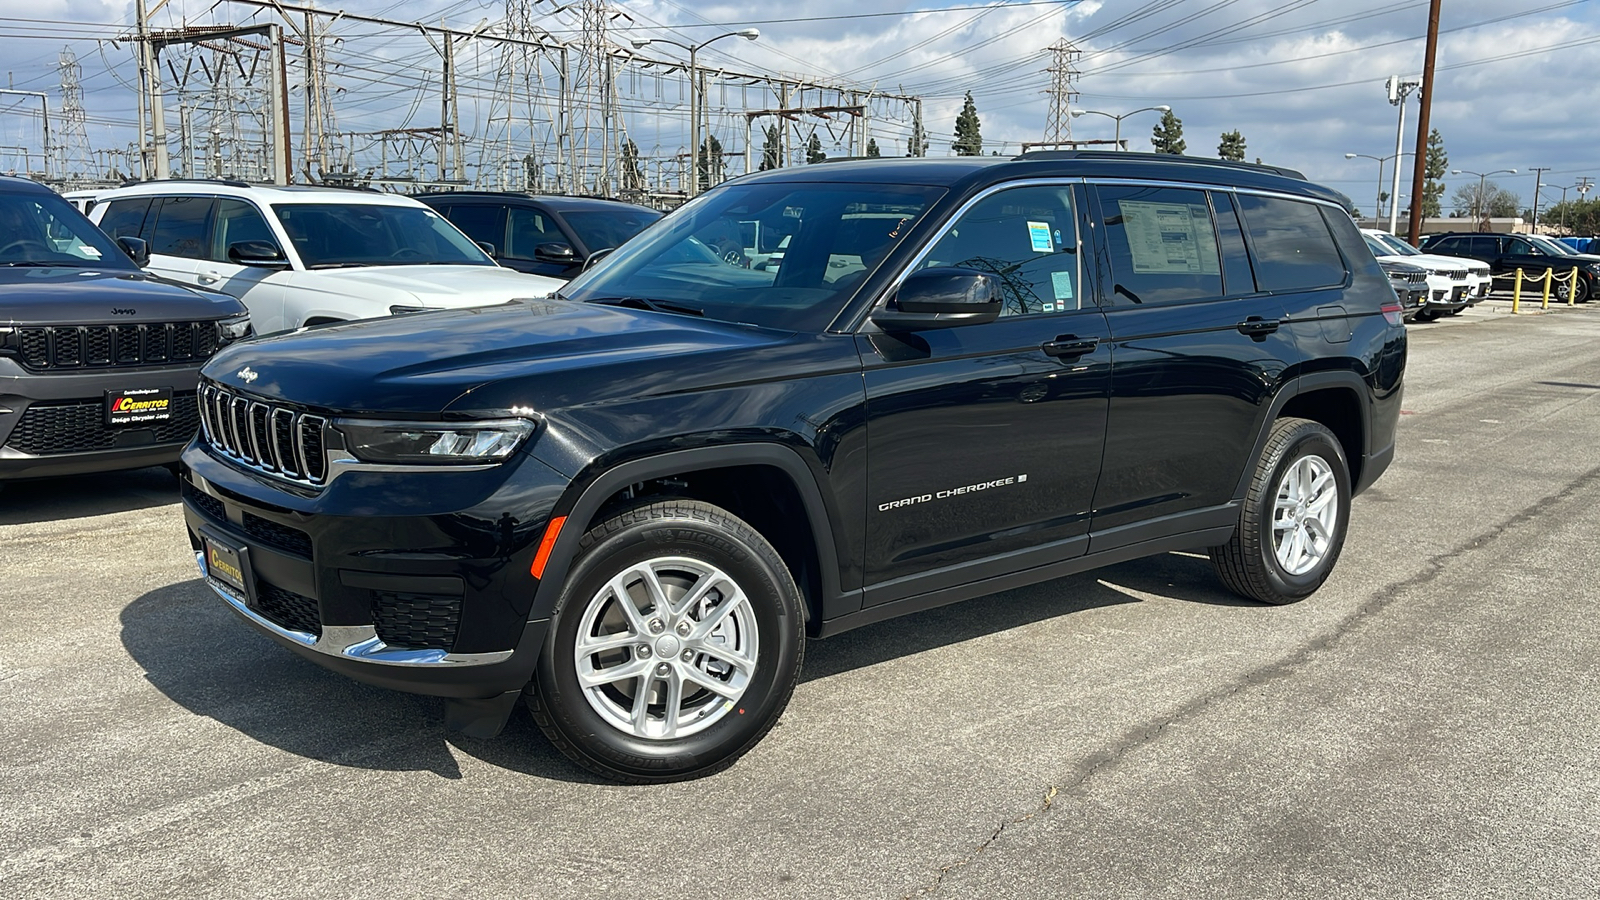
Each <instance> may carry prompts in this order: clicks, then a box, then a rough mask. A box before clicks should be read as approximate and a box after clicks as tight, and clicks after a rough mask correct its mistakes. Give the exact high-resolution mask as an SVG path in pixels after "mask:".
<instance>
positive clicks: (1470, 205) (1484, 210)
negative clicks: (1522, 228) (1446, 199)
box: [1450, 179, 1522, 219]
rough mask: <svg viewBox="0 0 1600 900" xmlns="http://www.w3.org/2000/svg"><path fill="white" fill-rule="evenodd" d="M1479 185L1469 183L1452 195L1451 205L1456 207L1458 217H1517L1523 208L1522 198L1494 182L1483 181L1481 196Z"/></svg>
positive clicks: (1475, 182)
mask: <svg viewBox="0 0 1600 900" xmlns="http://www.w3.org/2000/svg"><path fill="white" fill-rule="evenodd" d="M1480 181H1482V180H1481V179H1480ZM1478 184H1479V182H1477V181H1474V182H1468V183H1467V184H1463V185H1462V186H1460V187H1458V188H1456V191H1455V193H1453V194H1451V195H1450V205H1451V206H1453V207H1455V211H1456V215H1459V216H1476V217H1477V218H1480V219H1481V218H1483V217H1485V216H1488V217H1490V218H1505V217H1507V216H1514V215H1516V214H1517V211H1518V210H1519V209H1521V208H1522V198H1521V197H1519V196H1517V195H1516V194H1515V193H1514V192H1512V191H1508V190H1506V189H1505V188H1503V187H1501V186H1500V185H1498V184H1495V183H1494V182H1492V181H1482V184H1483V194H1482V196H1480V195H1479V193H1478Z"/></svg>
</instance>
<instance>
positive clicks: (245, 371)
mask: <svg viewBox="0 0 1600 900" xmlns="http://www.w3.org/2000/svg"><path fill="white" fill-rule="evenodd" d="M237 377H239V378H242V379H244V383H245V384H255V381H256V379H257V378H260V377H261V373H260V372H257V371H256V370H255V369H252V368H250V367H249V366H245V367H244V368H242V369H240V370H239V372H238V375H237Z"/></svg>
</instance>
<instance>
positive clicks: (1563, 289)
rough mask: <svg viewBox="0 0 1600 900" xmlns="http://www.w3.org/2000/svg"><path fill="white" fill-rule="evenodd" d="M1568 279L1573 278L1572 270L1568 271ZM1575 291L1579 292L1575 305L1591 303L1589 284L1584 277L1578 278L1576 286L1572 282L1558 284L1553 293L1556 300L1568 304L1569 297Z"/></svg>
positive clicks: (1574, 301) (1559, 282)
mask: <svg viewBox="0 0 1600 900" xmlns="http://www.w3.org/2000/svg"><path fill="white" fill-rule="evenodd" d="M1567 278H1569V279H1570V278H1572V274H1571V270H1568V274H1567ZM1574 290H1576V292H1577V297H1576V298H1575V299H1574V300H1573V301H1572V302H1573V303H1588V302H1589V283H1588V282H1587V281H1584V280H1583V276H1582V275H1579V276H1578V278H1577V284H1576V285H1574V284H1573V283H1572V282H1571V281H1558V282H1556V285H1555V290H1554V291H1553V292H1552V293H1553V294H1554V296H1555V299H1557V300H1560V301H1561V302H1562V303H1565V302H1567V295H1568V294H1570V293H1573V292H1574Z"/></svg>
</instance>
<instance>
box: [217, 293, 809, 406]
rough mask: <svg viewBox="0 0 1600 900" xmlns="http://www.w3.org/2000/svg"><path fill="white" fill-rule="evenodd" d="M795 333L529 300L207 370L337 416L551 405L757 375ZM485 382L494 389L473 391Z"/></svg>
mask: <svg viewBox="0 0 1600 900" xmlns="http://www.w3.org/2000/svg"><path fill="white" fill-rule="evenodd" d="M793 338H794V335H792V334H791V333H789V332H779V331H767V330H764V329H757V328H753V327H751V326H746V325H735V324H730V323H724V322H715V321H708V320H705V319H699V318H694V317H691V316H682V315H673V314H669V313H655V312H645V311H641V310H633V309H624V308H619V307H612V306H598V305H595V304H589V303H576V302H572V301H568V300H528V301H521V302H517V303H507V304H502V305H499V306H485V307H472V308H467V309H453V310H441V311H439V312H429V313H413V314H409V315H401V316H388V317H385V318H379V319H366V320H362V321H358V322H349V323H342V324H337V325H327V326H317V327H312V328H303V329H300V330H298V331H291V332H286V333H284V334H279V335H274V336H271V337H267V338H261V339H258V340H253V341H246V342H244V343H241V344H236V345H234V346H232V347H229V348H227V349H226V350H223V351H221V352H219V353H218V354H217V355H216V356H215V357H213V358H212V360H211V362H210V363H208V364H207V365H206V367H205V370H204V374H205V375H206V377H208V378H211V379H214V380H216V381H218V382H221V383H223V384H226V385H229V386H232V387H234V388H237V389H239V390H244V391H249V392H250V393H253V394H256V395H259V396H264V397H268V398H272V399H280V400H285V401H288V402H291V403H295V404H298V405H302V406H309V407H313V408H317V409H320V410H322V411H325V412H333V413H350V414H357V415H397V416H401V417H407V416H431V415H438V414H440V413H441V412H444V411H445V410H461V411H468V410H486V409H500V410H505V409H510V408H511V407H513V406H527V407H531V408H533V409H535V410H539V411H546V410H551V409H556V408H564V407H567V406H570V405H573V404H577V403H596V402H604V401H605V400H608V399H612V398H617V397H629V398H637V397H641V396H650V395H652V394H653V393H661V392H671V391H676V390H685V389H689V388H691V387H693V386H698V385H704V384H706V383H711V382H715V381H716V380H718V379H722V378H728V377H731V376H729V375H725V374H722V373H728V372H734V371H738V372H739V373H740V374H739V377H742V378H746V379H748V378H749V377H750V369H749V366H750V365H752V359H753V358H754V357H757V356H761V355H762V354H763V353H766V352H768V351H770V350H772V349H773V348H776V347H778V346H780V345H783V344H786V343H792V342H793ZM675 357H676V358H677V359H673V358H675ZM683 357H699V358H700V359H697V360H695V361H685V360H684V359H682V358H683ZM668 360H671V362H670V363H668V362H667V361H668ZM247 368H248V369H249V370H250V371H249V372H248V373H246V374H245V375H244V376H243V377H241V374H240V373H241V372H244V370H245V369H247ZM246 379H248V381H247V380H246ZM690 382H692V384H691V383H690ZM485 385H492V389H486V390H484V391H481V392H480V393H478V394H472V392H473V391H474V389H477V388H480V387H483V386H485Z"/></svg>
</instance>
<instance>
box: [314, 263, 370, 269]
mask: <svg viewBox="0 0 1600 900" xmlns="http://www.w3.org/2000/svg"><path fill="white" fill-rule="evenodd" d="M376 265H381V264H380V263H369V262H342V263H317V264H316V265H314V266H306V268H307V269H365V268H367V267H368V266H376Z"/></svg>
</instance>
